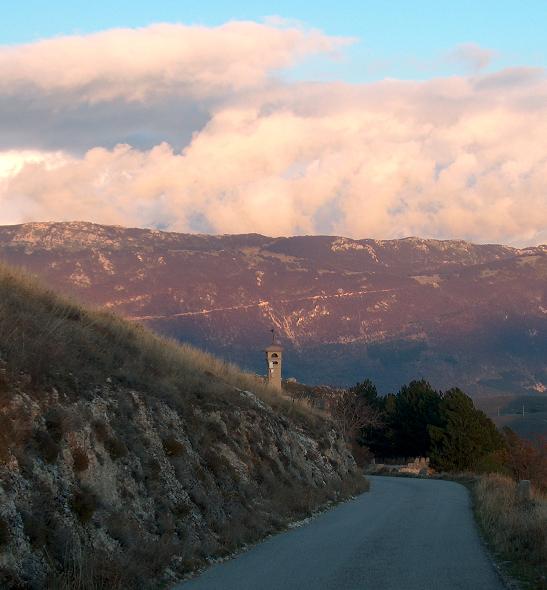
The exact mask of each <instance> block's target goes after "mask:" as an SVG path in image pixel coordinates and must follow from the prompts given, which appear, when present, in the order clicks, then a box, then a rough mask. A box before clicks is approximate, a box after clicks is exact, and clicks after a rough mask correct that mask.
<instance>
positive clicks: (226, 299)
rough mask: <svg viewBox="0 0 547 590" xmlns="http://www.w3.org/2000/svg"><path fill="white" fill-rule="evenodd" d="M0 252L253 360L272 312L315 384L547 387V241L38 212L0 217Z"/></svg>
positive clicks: (161, 325)
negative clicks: (47, 216)
mask: <svg viewBox="0 0 547 590" xmlns="http://www.w3.org/2000/svg"><path fill="white" fill-rule="evenodd" d="M0 256H1V257H3V258H4V259H6V260H7V261H8V262H10V263H13V264H19V265H24V266H26V267H28V268H30V269H31V270H32V271H34V272H37V273H38V274H40V275H41V276H43V277H45V279H46V280H47V281H48V282H49V283H50V284H51V285H54V286H55V287H57V288H62V289H63V290H64V291H65V292H67V293H70V294H72V295H75V296H76V297H77V298H78V299H81V300H83V301H86V302H90V303H92V304H96V305H100V306H106V307H107V308H109V309H112V310H114V311H116V312H119V313H121V314H123V315H124V316H125V317H129V318H133V319H136V320H138V321H141V322H143V323H146V324H147V325H150V326H152V327H153V328H154V329H155V330H157V331H159V332H161V333H164V334H168V335H170V336H174V337H176V338H179V339H181V340H185V341H189V342H192V343H194V344H197V345H199V346H201V347H205V348H207V349H208V350H210V351H212V352H215V353H219V354H221V355H222V356H223V357H225V358H230V359H232V360H234V361H237V362H238V363H240V364H242V365H244V366H245V367H247V368H249V369H252V370H254V371H258V372H261V371H262V370H263V368H262V354H261V348H262V344H263V343H264V341H265V339H266V338H267V335H268V330H269V328H270V327H271V326H272V325H273V326H275V327H276V329H277V333H278V336H279V337H280V338H281V341H282V344H283V345H284V347H285V350H286V355H285V356H286V363H285V368H286V373H285V374H286V375H287V376H288V375H293V376H295V377H297V378H298V379H299V380H300V381H302V382H306V383H333V384H340V385H342V384H347V383H352V382H355V381H357V380H360V379H362V378H364V377H370V378H372V379H373V380H375V381H376V382H377V383H378V384H379V386H380V389H381V390H383V391H388V390H393V389H395V388H398V387H399V385H400V384H401V383H403V382H406V381H409V380H410V379H412V378H419V377H426V378H428V379H430V380H431V381H432V382H433V384H434V385H435V386H437V387H440V388H443V389H446V388H448V387H451V386H453V385H459V386H460V387H462V388H464V389H466V390H467V391H468V392H469V393H471V394H474V395H477V394H493V393H498V394H499V393H504V392H510V393H512V394H524V393H536V392H537V393H540V392H541V391H543V389H544V388H545V387H547V372H546V371H547V369H546V366H545V358H547V300H546V290H547V247H546V246H538V247H535V248H524V249H520V250H519V249H516V248H510V247H506V246H498V245H474V244H469V243H467V242H463V241H454V240H452V241H437V240H422V239H419V238H406V239H402V240H387V241H379V240H350V239H347V238H341V237H328V236H308V237H293V238H276V239H274V238H268V237H265V236H260V235H256V234H251V235H240V236H204V235H184V234H174V233H164V232H159V231H148V230H138V229H124V228H118V227H107V226H99V225H92V224H88V223H51V224H47V223H45V224H26V225H21V226H11V227H3V228H0Z"/></svg>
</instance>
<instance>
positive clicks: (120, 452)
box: [104, 437, 127, 460]
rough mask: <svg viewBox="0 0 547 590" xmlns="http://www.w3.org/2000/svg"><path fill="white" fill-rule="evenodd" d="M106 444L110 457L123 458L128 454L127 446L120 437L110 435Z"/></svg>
mask: <svg viewBox="0 0 547 590" xmlns="http://www.w3.org/2000/svg"><path fill="white" fill-rule="evenodd" d="M104 446H105V448H106V450H107V451H108V454H109V455H110V457H111V458H112V459H114V460H116V459H121V458H122V457H125V456H126V455H127V447H126V446H125V443H124V442H123V441H122V440H120V439H119V438H115V437H109V438H107V439H106V440H105V441H104Z"/></svg>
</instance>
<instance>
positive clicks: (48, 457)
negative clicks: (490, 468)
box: [34, 430, 61, 463]
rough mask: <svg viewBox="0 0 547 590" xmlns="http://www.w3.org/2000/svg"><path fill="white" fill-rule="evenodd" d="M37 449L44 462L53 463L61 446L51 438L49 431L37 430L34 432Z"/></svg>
mask: <svg viewBox="0 0 547 590" xmlns="http://www.w3.org/2000/svg"><path fill="white" fill-rule="evenodd" d="M34 440H35V441H36V445H37V447H38V451H39V452H40V454H41V455H42V458H43V459H44V461H45V462H46V463H55V461H56V460H57V456H58V455H59V452H60V451H61V447H60V446H59V445H58V444H57V443H56V442H55V440H53V438H52V437H51V435H50V434H49V432H46V431H44V430H38V431H36V432H35V433H34Z"/></svg>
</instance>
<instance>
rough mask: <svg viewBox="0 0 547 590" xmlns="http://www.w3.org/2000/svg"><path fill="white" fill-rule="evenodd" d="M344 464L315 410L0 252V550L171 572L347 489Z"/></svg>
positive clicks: (108, 583)
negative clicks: (39, 279) (87, 300)
mask: <svg viewBox="0 0 547 590" xmlns="http://www.w3.org/2000/svg"><path fill="white" fill-rule="evenodd" d="M244 391H252V392H253V393H254V395H255V396H256V398H258V400H259V401H258V402H254V401H252V400H253V399H256V398H254V396H251V397H250V398H248V397H246V396H245V395H243V393H242V392H244ZM262 402H265V404H266V405H261V404H262ZM271 408H273V409H274V411H272V409H271ZM97 412H99V413H97ZM97 417H99V419H97ZM333 437H334V438H333ZM285 445H290V449H289V450H288V455H287V456H284V450H285V449H284V446H285ZM223 453H224V454H223ZM351 465H352V462H351V461H350V460H348V458H347V450H346V449H345V447H344V445H343V444H342V443H341V440H340V439H339V438H338V439H337V438H336V436H335V435H333V431H332V424H331V423H330V421H329V420H328V419H327V418H326V417H325V416H324V415H322V414H321V413H320V412H318V411H316V410H312V409H310V408H309V407H307V406H306V405H300V404H298V403H295V402H292V401H291V400H289V399H287V398H285V397H284V396H283V395H281V394H280V393H279V392H277V391H275V390H272V389H271V388H269V387H267V386H265V385H264V384H263V383H262V382H261V381H260V380H258V379H257V378H256V376H254V375H250V374H245V373H242V372H241V371H239V370H238V369H237V368H236V367H234V366H232V365H229V364H226V363H224V362H222V361H220V360H219V359H216V358H214V357H212V356H210V355H207V354H204V353H203V352H201V351H198V350H196V349H194V348H192V347H189V346H180V345H178V344H175V343H174V342H171V341H167V340H165V339H163V338H159V337H157V336H156V335H154V334H152V333H151V332H149V331H147V330H145V329H143V328H142V327H139V326H136V325H132V324H129V323H128V322H126V321H124V320H121V319H120V318H118V317H116V316H113V315H111V314H109V313H105V312H102V311H92V310H86V309H84V308H82V307H81V306H79V305H77V304H75V303H72V302H70V301H67V300H65V299H62V298H59V297H58V296H57V295H55V294H54V293H53V292H51V291H47V290H44V289H43V288H42V287H41V286H40V285H39V284H37V283H35V282H34V281H33V280H32V279H29V278H28V277H26V276H25V275H22V274H21V273H19V272H17V271H13V270H11V269H9V268H6V267H0V479H1V478H4V479H1V481H0V483H1V484H2V485H4V488H5V490H6V492H7V496H5V498H7V499H2V501H3V502H4V506H3V507H0V554H1V553H2V550H4V551H6V550H7V551H8V552H10V551H11V552H13V550H12V549H10V547H14V545H13V543H15V540H14V539H15V536H16V535H18V536H17V539H16V543H17V550H21V551H23V549H24V551H26V553H25V555H26V556H27V558H28V559H31V561H32V564H33V567H35V568H37V569H39V567H42V565H43V563H45V562H47V563H48V564H49V565H48V567H49V568H50V569H51V570H53V572H54V574H55V575H56V576H58V577H57V578H56V580H57V581H56V584H57V586H58V587H66V588H68V587H74V585H75V584H80V583H83V582H82V575H81V576H80V578H78V580H75V578H74V575H76V574H77V573H78V572H80V574H81V572H83V571H85V576H83V578H86V579H89V584H88V585H87V586H85V585H83V586H78V587H81V588H82V589H83V588H86V587H90V588H91V587H93V588H100V587H108V588H122V587H129V586H131V585H133V583H134V580H140V582H139V587H141V586H144V583H145V581H146V579H147V578H148V579H149V580H154V579H156V580H157V579H158V576H161V572H162V571H163V570H164V569H165V567H166V566H167V565H168V564H169V563H171V562H170V560H172V558H173V556H174V555H176V554H177V552H178V554H179V555H181V552H182V554H183V558H181V559H183V560H182V561H181V562H180V567H179V568H178V569H177V570H176V571H177V574H179V575H180V573H181V572H182V573H183V572H184V571H187V570H188V569H192V568H193V567H195V566H197V565H200V564H201V563H203V560H204V558H206V557H207V555H219V554H223V553H226V552H229V551H232V550H234V549H235V548H237V547H238V546H240V545H241V544H242V543H247V542H252V541H254V540H256V539H258V538H259V537H260V536H262V535H264V534H267V533H269V532H272V531H273V530H276V529H278V528H279V527H282V526H284V524H286V523H287V522H288V521H290V520H291V519H294V518H300V517H302V516H304V515H306V514H307V513H309V511H310V510H314V509H316V508H317V507H318V506H320V505H322V504H324V503H325V502H327V501H329V500H332V499H335V498H338V499H339V498H342V497H344V496H345V495H349V494H352V493H354V492H355V491H358V490H362V489H363V485H366V482H363V480H362V478H359V477H356V475H355V473H354V472H353V471H352V469H353V468H352V466H351ZM110 480H111V481H112V484H111V485H110V483H109V481H110ZM101 486H102V487H103V488H104V490H103V491H104V492H105V493H104V494H103V497H101ZM105 486H106V487H105ZM108 486H110V487H108ZM1 487H2V486H0V494H1V493H2V490H1ZM3 498H4V497H3ZM7 500H9V501H10V502H11V504H10V505H9V506H8V504H9V503H8V501H7ZM8 508H9V510H8ZM6 510H7V512H6ZM23 532H24V534H23ZM60 538H62V543H61V541H59V539H60ZM90 539H91V541H92V544H91V546H92V547H93V551H89V550H86V551H83V550H82V549H81V543H84V545H85V543H87V542H88V541H89V540H90ZM75 542H76V545H75ZM10 543H11V544H12V545H10ZM158 543H159V545H158ZM204 543H205V544H204ZM67 544H70V545H71V547H72V549H71V550H70V554H68V552H67V551H65V549H62V551H61V554H59V551H60V548H62V547H61V545H63V547H64V546H67ZM98 545H101V552H100V553H97V556H96V559H95V555H94V552H95V549H96V547H97V546H98ZM78 547H80V549H78ZM74 548H76V550H74ZM158 548H160V549H161V548H163V549H162V550H161V551H159V549H158ZM78 552H79V553H78ZM147 552H148V553H147ZM77 553H78V555H79V557H78V556H77V555H76V554H77ZM21 554H23V553H21ZM118 554H119V559H118V557H117V555H118ZM82 555H83V556H84V557H85V559H84V562H83V563H82V562H81V559H82ZM158 556H159V557H158ZM160 557H161V559H160ZM44 560H45V562H44ZM158 560H159V561H158ZM29 563H30V562H29ZM97 563H98V564H99V566H100V567H98V568H97ZM15 565H17V564H15ZM170 567H171V566H170ZM25 568H26V569H27V570H28V569H29V568H28V567H27V566H25V567H24V568H23V570H24V569H25ZM29 571H30V570H29ZM97 572H99V574H100V575H99V574H97ZM9 575H12V578H8V577H6V578H5V579H4V578H2V568H1V567H0V586H2V583H4V584H5V585H6V584H7V585H6V586H5V587H10V583H12V584H14V585H13V587H16V586H15V581H14V580H15V579H16V577H15V576H16V573H14V574H9ZM95 575H99V578H97V579H95V578H94V576H95ZM101 576H102V577H101ZM104 576H106V577H104ZM152 583H153V584H155V582H152ZM154 587H157V586H154Z"/></svg>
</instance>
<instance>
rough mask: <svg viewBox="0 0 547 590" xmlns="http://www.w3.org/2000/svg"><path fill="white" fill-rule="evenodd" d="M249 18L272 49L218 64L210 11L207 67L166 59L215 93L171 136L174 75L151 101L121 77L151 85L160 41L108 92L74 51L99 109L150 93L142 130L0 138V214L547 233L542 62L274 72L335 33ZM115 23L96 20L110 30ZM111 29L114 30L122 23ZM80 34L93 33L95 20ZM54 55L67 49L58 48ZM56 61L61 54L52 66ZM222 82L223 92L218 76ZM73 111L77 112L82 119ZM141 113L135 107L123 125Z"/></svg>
mask: <svg viewBox="0 0 547 590" xmlns="http://www.w3.org/2000/svg"><path fill="white" fill-rule="evenodd" d="M240 26H242V27H243V29H244V30H248V29H247V27H250V24H249V23H243V24H238V23H231V24H230V25H226V27H229V28H230V30H231V31H240V30H241V29H240V28H239V27H240ZM257 26H259V27H262V28H261V29H260V30H261V31H262V33H261V35H262V34H263V36H264V37H265V38H266V37H268V35H270V33H271V35H272V37H271V39H275V43H274V41H268V42H267V43H266V46H269V47H272V46H275V47H284V49H283V50H280V51H279V54H278V56H277V57H275V58H273V57H272V59H271V60H264V61H261V60H257V59H256V56H255V55H252V51H250V50H249V51H247V50H245V51H241V52H239V53H238V54H237V60H239V61H240V62H241V63H238V64H237V65H234V68H235V69H233V70H232V72H235V71H237V72H244V73H245V72H247V73H248V75H247V74H241V73H240V74H238V75H237V76H236V75H232V76H228V77H227V76H226V72H225V71H223V70H222V68H221V67H218V68H217V67H216V65H215V64H216V60H218V64H225V65H226V51H225V43H224V42H225V39H226V38H225V36H224V35H225V31H224V29H223V27H220V28H217V29H207V30H206V32H205V33H204V34H206V36H207V39H208V44H207V56H208V57H207V60H205V61H206V62H207V63H209V64H211V65H210V66H208V67H207V68H206V69H207V76H206V79H207V81H206V82H204V81H203V80H204V78H203V77H199V76H198V77H197V78H196V79H195V80H192V77H191V76H189V75H188V76H186V77H183V76H182V75H179V74H177V80H179V81H180V80H182V79H183V78H184V81H183V82H181V83H182V85H183V86H184V88H185V90H184V92H185V93H186V94H185V95H184V96H185V97H186V98H187V97H191V100H193V101H195V103H196V104H199V105H201V106H203V104H204V103H206V100H205V99H204V98H202V97H203V96H204V93H205V90H204V89H209V90H210V89H214V90H211V91H210V92H211V93H213V94H214V95H215V99H214V101H213V102H211V103H207V104H208V106H207V120H206V121H205V122H204V123H203V124H202V125H201V126H200V127H199V128H196V130H195V132H194V134H193V136H192V137H191V139H190V140H189V141H188V142H186V143H185V144H184V147H182V148H175V147H173V142H172V141H170V143H168V142H165V141H162V135H161V133H160V131H159V130H162V129H163V127H162V124H163V122H164V119H165V113H166V112H167V113H168V114H169V116H173V125H174V126H175V125H176V123H177V117H176V114H177V111H176V108H175V107H174V106H173V102H172V98H173V95H174V94H175V95H176V96H179V93H180V92H181V90H180V88H179V87H178V86H177V85H176V84H174V85H173V88H172V89H169V90H166V88H167V85H164V86H162V87H161V92H163V93H164V94H163V95H162V96H164V99H162V100H163V102H162V100H159V99H158V96H159V95H158V94H157V93H155V91H153V90H150V91H143V92H140V93H137V94H135V93H134V90H135V89H136V88H144V87H147V88H148V87H149V88H151V89H153V88H154V83H153V82H151V80H152V81H153V80H158V79H162V77H165V68H166V66H165V60H166V59H167V57H165V56H166V55H167V54H169V55H170V54H171V51H172V50H169V51H167V52H166V53H164V52H163V51H159V50H158V52H157V55H156V58H155V59H153V58H152V57H151V58H150V60H149V61H148V62H147V63H146V67H144V66H143V69H142V70H139V69H138V67H137V66H135V68H137V70H138V71H133V72H132V73H131V76H130V78H131V80H132V82H131V84H130V86H131V88H132V90H128V89H127V88H128V87H126V86H124V85H123V84H121V83H120V84H119V86H116V85H114V87H115V88H117V90H116V93H117V94H116V96H115V97H114V98H112V100H111V101H110V102H108V100H110V99H109V98H108V93H107V92H106V91H107V90H108V85H107V84H106V85H103V86H101V84H102V82H101V84H99V83H98V80H101V81H103V80H104V79H106V77H105V76H104V75H103V74H100V75H99V74H97V72H99V70H100V68H99V66H98V65H97V64H98V63H100V64H103V63H106V61H107V60H106V57H104V59H101V60H99V61H98V62H97V63H96V64H95V66H96V67H95V69H93V68H91V64H92V62H93V60H92V59H91V58H89V64H88V65H86V67H85V68H83V71H88V72H92V73H89V74H88V76H87V78H86V77H85V76H84V75H83V74H80V76H81V78H80V79H79V81H78V84H79V86H78V88H80V89H82V88H88V87H89V88H93V89H96V88H98V87H99V86H100V87H101V88H102V89H103V90H101V93H102V94H101V93H100V94H98V95H95V98H96V99H97V97H98V96H101V98H100V100H103V101H107V103H108V105H109V106H108V108H109V109H111V111H109V113H111V114H112V113H113V114H116V113H118V114H119V116H120V117H123V114H124V113H125V112H126V111H124V108H126V107H124V104H122V103H123V101H126V100H133V99H134V98H135V96H137V95H138V96H139V100H140V101H142V102H143V103H145V104H147V105H152V106H153V108H152V106H151V107H150V108H151V111H150V120H149V121H147V124H148V125H149V126H150V128H151V129H155V130H156V131H157V137H155V139H156V141H155V145H154V146H153V147H151V148H149V149H142V148H138V147H135V146H132V145H129V144H128V143H124V144H120V145H118V146H116V147H111V148H106V147H93V148H91V149H88V150H86V151H85V152H84V153H79V152H78V150H75V149H73V148H72V146H71V145H70V144H67V146H66V148H65V149H62V150H55V151H53V150H43V149H42V150H35V149H34V150H30V151H29V150H28V149H27V150H26V151H23V150H20V151H18V150H13V149H12V150H10V151H5V152H4V155H2V153H0V222H4V223H16V222H22V221H29V220H52V219H57V220H63V219H64V220H66V219H84V220H91V221H96V222H100V223H118V224H123V225H137V226H148V227H162V228H166V229H171V230H175V231H211V232H219V233H235V232H261V233H265V234H270V235H288V234H302V233H309V234H312V233H335V234H339V235H347V236H350V237H375V238H390V237H401V236H405V235H420V236H424V237H441V238H455V237H461V238H467V239H471V240H474V241H479V242H485V241H496V242H506V243H512V244H518V245H522V244H533V243H539V242H545V241H547V231H546V228H547V153H546V150H545V137H547V77H546V75H545V71H543V70H541V69H535V70H534V69H530V68H516V69H512V70H508V71H502V72H496V73H494V74H489V75H487V76H479V75H475V76H474V77H469V78H466V77H454V78H449V79H436V80H431V81H426V82H400V81H393V80H392V81H385V82H378V83H373V84H362V85H359V84H353V85H350V84H342V83H324V84H317V83H316V84H304V83H292V84H289V83H284V82H282V81H280V80H275V79H274V78H272V76H271V74H272V72H273V71H274V70H277V69H278V68H280V67H283V66H284V65H287V64H291V63H294V60H295V59H298V58H299V57H300V56H302V55H303V54H304V53H309V52H311V51H319V52H323V51H331V50H333V48H336V47H337V44H338V40H334V41H333V42H332V43H330V40H329V38H325V37H324V36H323V35H321V34H320V33H312V34H311V38H310V39H313V41H312V40H310V39H308V40H306V41H305V42H303V43H304V44H303V45H302V44H299V43H300V42H299V43H296V44H295V43H294V38H295V36H296V37H297V38H300V39H305V38H306V35H308V33H306V32H303V31H299V30H298V29H279V28H277V27H273V26H271V25H257ZM188 29H193V28H192V27H189V28H188ZM250 29H251V30H253V31H254V30H255V29H254V28H253V27H252V26H251V27H250ZM270 29H272V31H270ZM152 30H153V28H152ZM147 31H148V29H147ZM295 31H296V32H295ZM192 33H196V35H195V37H194V36H192V35H189V36H188V37H187V39H194V38H195V39H196V41H194V42H193V43H195V46H194V45H192V47H191V48H190V47H186V49H185V52H186V53H185V55H190V54H192V55H197V54H198V53H199V52H200V51H201V49H200V48H202V47H203V40H202V39H201V34H202V33H203V29H202V28H196V29H195V31H194V30H192ZM117 34H118V32H116V31H111V32H108V35H110V36H111V37H112V39H116V38H117V37H116V35H117ZM120 34H121V35H122V36H121V37H120V38H121V39H124V38H125V37H124V35H126V32H122V33H120ZM238 34H239V33H238ZM238 34H237V35H236V37H237V36H238ZM104 35H107V33H104ZM283 35H287V39H285V42H282V41H280V39H284V37H283ZM299 35H301V37H298V36H299ZM83 40H84V41H85V42H86V43H90V44H92V43H98V44H100V43H99V42H98V41H97V36H91V37H86V38H83ZM56 41H57V40H56ZM56 41H55V42H56ZM58 41H59V43H60V42H62V41H63V40H62V39H61V40H58ZM112 42H113V41H112ZM187 42H188V43H190V41H187ZM254 42H255V43H259V41H257V40H256V39H255V41H254ZM44 43H46V42H44ZM47 43H49V42H47ZM52 43H53V41H52ZM284 43H285V44H284ZM272 44H273V45H272ZM309 44H311V46H310V45H309ZM236 45H237V43H236V42H235V41H234V46H236ZM168 46H169V44H168ZM237 46H238V47H239V45H237ZM258 46H260V45H253V44H252V43H251V45H249V47H258ZM303 47H305V49H303ZM31 48H32V46H31ZM16 50H17V48H14V49H13V51H16ZM25 51H30V49H29V48H25ZM31 53H32V51H31ZM110 53H111V51H110ZM274 53H275V52H274ZM60 54H61V52H60V53H59V60H61V55H60ZM107 55H109V52H108V51H107V52H105V53H104V56H107ZM158 55H161V56H162V57H161V58H159V57H157V56H158ZM116 59H117V58H116ZM116 59H114V58H113V59H112V60H111V64H110V65H109V66H108V68H112V70H111V73H110V74H109V75H110V76H111V77H115V72H116V71H118V70H119V76H120V80H122V79H124V76H126V79H127V76H128V74H127V72H125V73H124V72H123V71H122V70H123V67H122V65H120V63H122V62H119V63H118V62H117V61H116ZM21 60H23V62H24V63H26V62H25V61H24V59H23V58H21ZM67 61H68V63H69V65H70V64H71V63H72V57H69V58H67ZM190 61H191V60H190ZM198 61H200V60H198ZM247 61H248V67H246V66H245V63H246V62H247ZM30 62H31V63H32V64H34V57H33V59H32V60H30ZM24 63H23V65H24ZM86 63H87V62H86ZM185 63H186V62H185ZM200 63H205V62H203V60H202V61H201V62H200ZM116 64H117V65H116ZM62 66H63V62H62V61H61V63H58V64H57V66H56V67H57V68H59V69H61V68H62ZM33 67H34V66H33ZM101 67H103V66H101ZM105 67H106V66H105ZM139 67H140V66H139ZM173 67H175V66H173ZM116 68H117V69H118V70H117V69H116ZM168 69H169V68H168ZM175 69H176V67H175ZM21 71H24V68H22V69H21ZM109 71H110V70H109ZM170 71H171V70H170ZM249 72H251V73H249ZM86 80H88V81H89V84H87V83H86ZM27 82H28V81H27ZM29 83H30V82H29ZM43 84H44V85H46V82H45V81H44V82H43ZM227 86H230V90H229V92H228V91H223V90H222V88H224V87H227ZM10 88H11V91H13V87H10ZM45 88H46V86H44V90H39V89H38V88H36V89H35V90H34V92H35V96H36V99H37V100H38V99H39V98H40V97H42V96H43V97H46V96H47V95H48V93H50V92H53V91H54V92H57V93H59V92H61V91H60V90H59V87H58V86H55V85H53V86H52V87H51V88H53V90H52V89H51V88H49V87H48V88H49V89H45ZM124 89H125V90H126V91H127V94H126V95H124V98H123V101H122V103H120V102H119V93H120V92H122V91H124ZM219 89H220V90H219ZM73 90H74V88H73V87H71V89H70V91H68V90H67V92H68V93H69V94H71V93H72V92H73ZM209 90H207V92H209ZM103 91H104V92H103ZM105 92H106V94H105ZM71 95H72V94H71ZM0 99H1V92H0ZM59 100H61V98H59ZM158 101H159V102H158ZM48 108H49V107H48ZM162 108H163V109H164V110H162ZM101 112H103V111H101ZM113 121H114V122H113V126H114V129H115V128H116V122H115V119H113ZM70 123H71V125H72V126H74V121H73V120H71V122H70ZM126 123H127V122H125V123H124V124H126ZM80 124H81V125H82V128H83V129H85V128H86V121H85V120H84V119H82V121H81V123H80ZM141 124H142V122H141V121H140V119H137V118H135V121H134V125H135V126H136V127H138V126H139V125H141ZM0 126H1V125H0ZM97 145H99V146H100V141H99V142H98V143H97ZM2 162H4V164H2ZM2 171H3V172H2Z"/></svg>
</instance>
